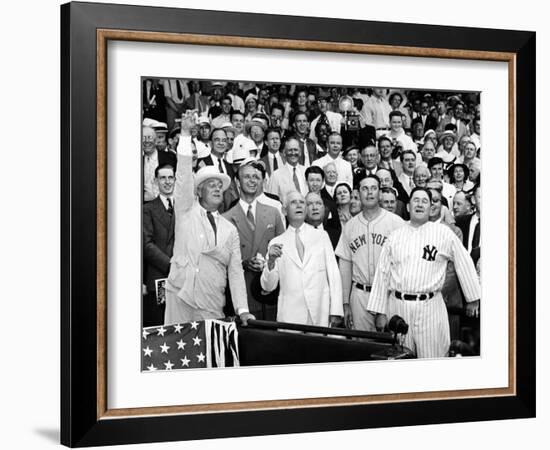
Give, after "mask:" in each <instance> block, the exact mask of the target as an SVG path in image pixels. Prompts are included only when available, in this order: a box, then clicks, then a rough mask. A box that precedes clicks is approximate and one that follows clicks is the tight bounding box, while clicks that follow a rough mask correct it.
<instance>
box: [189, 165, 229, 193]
mask: <svg viewBox="0 0 550 450" xmlns="http://www.w3.org/2000/svg"><path fill="white" fill-rule="evenodd" d="M211 178H216V179H217V180H220V181H221V182H222V191H226V190H227V188H228V187H229V185H230V184H231V178H229V176H227V175H226V174H225V173H221V172H220V171H219V170H218V168H217V167H215V166H204V167H202V168H200V169H199V170H198V171H197V173H196V174H195V190H197V188H198V187H199V186H200V185H201V183H202V182H203V181H206V180H210V179H211Z"/></svg>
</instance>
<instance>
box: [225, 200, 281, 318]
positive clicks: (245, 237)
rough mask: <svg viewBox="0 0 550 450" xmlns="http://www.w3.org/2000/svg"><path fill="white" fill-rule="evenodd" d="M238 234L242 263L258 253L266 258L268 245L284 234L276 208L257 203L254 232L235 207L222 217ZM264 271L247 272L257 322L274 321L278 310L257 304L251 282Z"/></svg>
mask: <svg viewBox="0 0 550 450" xmlns="http://www.w3.org/2000/svg"><path fill="white" fill-rule="evenodd" d="M223 216H224V217H225V218H226V219H227V220H229V222H231V223H232V224H233V225H235V227H236V228H237V231H238V232H239V240H240V244H241V257H242V259H243V261H245V260H247V259H250V258H253V257H254V256H256V255H257V254H258V253H260V254H261V255H262V256H264V257H266V254H267V245H268V244H269V241H271V239H273V238H274V237H275V236H278V235H280V234H282V233H283V232H284V231H285V228H284V226H283V222H282V220H281V216H280V214H279V211H277V209H275V208H273V207H272V206H268V205H264V204H262V203H259V202H256V216H255V218H254V221H255V229H254V230H253V229H252V227H251V226H250V223H249V221H248V219H247V218H246V215H245V213H244V211H243V209H242V207H241V205H240V203H237V204H235V206H233V207H232V208H231V209H230V210H229V211H227V212H226V213H224V214H223ZM260 275H261V272H253V271H250V270H247V269H246V268H245V270H244V279H245V283H246V293H247V296H248V309H249V310H250V312H251V313H252V314H254V316H256V318H257V319H263V320H275V317H276V307H275V306H271V307H270V306H266V305H263V304H262V303H260V302H258V301H257V300H256V299H255V298H254V296H253V294H252V288H251V286H252V283H253V281H254V279H255V278H258V277H260Z"/></svg>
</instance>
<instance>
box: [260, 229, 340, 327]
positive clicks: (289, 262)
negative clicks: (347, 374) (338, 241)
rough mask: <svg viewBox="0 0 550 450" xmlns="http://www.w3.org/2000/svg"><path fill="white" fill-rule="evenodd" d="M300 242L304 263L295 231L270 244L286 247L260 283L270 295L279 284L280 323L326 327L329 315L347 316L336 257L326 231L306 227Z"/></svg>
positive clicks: (263, 275)
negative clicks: (297, 246) (297, 247)
mask: <svg viewBox="0 0 550 450" xmlns="http://www.w3.org/2000/svg"><path fill="white" fill-rule="evenodd" d="M300 238H301V240H302V242H303V244H304V260H303V262H302V261H301V260H300V257H299V256H298V251H297V249H296V232H295V229H294V228H293V227H288V228H287V230H286V231H285V232H284V233H283V234H281V235H280V236H277V237H276V238H274V239H273V240H272V241H271V242H270V243H269V246H270V247H271V246H272V245H273V244H283V248H282V255H281V257H280V258H277V260H276V262H275V266H274V267H273V270H271V271H270V270H269V269H268V266H267V264H266V266H265V268H264V270H263V272H262V276H261V279H260V281H261V284H262V288H263V289H264V290H266V291H268V292H271V291H273V290H274V289H275V288H276V287H277V283H279V285H280V291H279V300H278V303H277V321H279V322H291V323H302V324H308V323H310V324H313V325H317V326H327V325H328V319H329V315H334V316H343V315H344V311H343V305H342V280H341V278H340V272H339V270H338V264H337V263H336V257H335V256H334V251H333V249H332V244H331V242H330V238H329V236H328V234H327V233H326V232H325V231H322V230H318V229H315V228H313V227H312V226H310V225H308V224H303V225H302V226H301V227H300ZM309 319H311V321H309Z"/></svg>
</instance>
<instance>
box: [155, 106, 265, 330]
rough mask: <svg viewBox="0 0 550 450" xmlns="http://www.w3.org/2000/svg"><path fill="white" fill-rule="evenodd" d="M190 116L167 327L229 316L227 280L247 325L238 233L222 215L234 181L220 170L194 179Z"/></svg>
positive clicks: (181, 159) (182, 153) (179, 176)
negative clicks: (229, 189)
mask: <svg viewBox="0 0 550 450" xmlns="http://www.w3.org/2000/svg"><path fill="white" fill-rule="evenodd" d="M194 126H195V120H194V119H193V115H192V113H190V112H186V113H184V114H183V115H182V120H181V137H180V140H179V144H178V166H177V170H176V187H175V194H174V200H175V201H174V214H175V216H174V217H175V231H174V236H175V240H174V252H173V256H172V259H171V260H170V263H171V266H170V273H169V275H168V280H167V282H166V311H165V313H164V323H165V324H167V325H170V324H174V323H185V322H191V321H195V320H205V319H220V318H223V317H224V313H223V307H224V305H225V288H226V284H227V280H229V287H230V290H231V298H232V301H233V306H234V309H235V312H236V313H237V314H238V315H239V316H240V318H241V321H242V322H243V324H244V325H246V323H247V322H248V320H249V319H254V316H253V315H252V314H250V313H249V310H248V303H247V297H246V285H245V280H244V275H243V268H242V265H241V251H240V243H239V233H238V232H237V229H236V228H235V226H234V225H233V224H232V223H231V222H229V221H228V220H227V219H225V218H224V217H222V216H221V215H220V214H219V213H218V207H219V206H220V204H221V203H222V202H223V192H224V191H225V190H227V188H228V187H229V184H230V182H231V180H230V178H229V176H228V175H226V174H224V173H221V172H220V171H219V170H218V168H217V167H216V166H205V167H202V168H201V169H200V170H198V171H197V173H196V174H194V175H193V169H192V158H193V149H192V146H193V145H192V141H191V129H192V128H193V127H194Z"/></svg>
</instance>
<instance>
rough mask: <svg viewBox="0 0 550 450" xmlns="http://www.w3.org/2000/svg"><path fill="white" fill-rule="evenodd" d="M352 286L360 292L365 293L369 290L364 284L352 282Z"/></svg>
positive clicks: (369, 287)
mask: <svg viewBox="0 0 550 450" xmlns="http://www.w3.org/2000/svg"><path fill="white" fill-rule="evenodd" d="M353 285H354V286H355V287H356V288H357V289H361V290H362V291H366V292H370V289H371V286H365V285H364V284H361V283H356V282H355V281H354V282H353Z"/></svg>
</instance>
